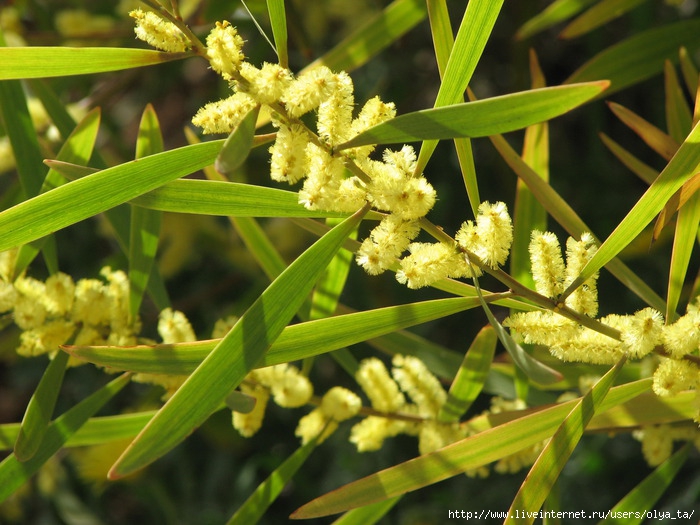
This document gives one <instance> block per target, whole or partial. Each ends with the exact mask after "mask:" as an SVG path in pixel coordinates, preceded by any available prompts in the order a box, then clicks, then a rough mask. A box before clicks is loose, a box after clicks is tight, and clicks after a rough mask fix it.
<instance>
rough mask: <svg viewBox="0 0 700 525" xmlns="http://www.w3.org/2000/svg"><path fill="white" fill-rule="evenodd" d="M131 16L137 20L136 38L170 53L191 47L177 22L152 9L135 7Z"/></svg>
mask: <svg viewBox="0 0 700 525" xmlns="http://www.w3.org/2000/svg"><path fill="white" fill-rule="evenodd" d="M129 16H130V17H132V18H133V19H135V20H136V26H135V27H134V32H135V33H136V38H138V39H139V40H143V41H144V42H146V43H147V44H148V45H150V46H153V47H155V48H156V49H160V50H162V51H168V52H169V53H178V52H182V51H187V50H188V49H189V48H190V42H189V40H188V39H187V37H185V35H184V34H183V33H182V31H180V29H179V28H178V27H177V26H176V25H175V24H173V23H172V22H169V21H166V20H163V19H162V18H161V17H159V16H158V15H157V14H155V13H153V12H152V11H143V10H141V9H135V10H133V11H131V12H130V13H129Z"/></svg>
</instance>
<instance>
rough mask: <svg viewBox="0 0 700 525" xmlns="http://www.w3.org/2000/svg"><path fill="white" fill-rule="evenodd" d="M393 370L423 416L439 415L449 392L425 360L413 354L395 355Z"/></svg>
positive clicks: (393, 373)
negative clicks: (426, 364) (429, 368)
mask: <svg viewBox="0 0 700 525" xmlns="http://www.w3.org/2000/svg"><path fill="white" fill-rule="evenodd" d="M392 364H393V368H392V370H391V373H392V375H393V376H394V379H395V380H396V382H397V383H398V384H399V386H400V387H401V390H403V391H404V392H406V393H407V394H408V395H409V396H410V397H411V399H412V400H413V401H414V402H415V403H416V405H418V413H419V415H421V416H423V417H437V414H438V413H439V412H440V407H442V405H444V404H445V401H446V400H447V393H446V392H445V390H444V389H443V388H442V385H440V382H439V381H438V379H437V378H436V377H435V376H434V375H433V374H432V373H431V372H430V370H428V368H427V367H426V366H425V364H424V363H423V361H421V360H420V359H418V358H417V357H413V356H402V355H398V354H397V355H395V356H394V359H393V360H392Z"/></svg>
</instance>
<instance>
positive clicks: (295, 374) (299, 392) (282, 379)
mask: <svg viewBox="0 0 700 525" xmlns="http://www.w3.org/2000/svg"><path fill="white" fill-rule="evenodd" d="M254 379H255V380H256V381H259V382H260V383H261V384H263V385H265V386H266V387H268V388H269V389H270V391H271V393H272V396H273V398H274V401H275V403H277V404H278V405H279V406H281V407H285V408H296V407H300V406H303V405H305V404H306V403H308V402H309V400H310V399H311V396H312V395H313V393H314V388H313V385H312V384H311V381H309V379H308V378H307V377H306V376H304V375H302V374H301V372H299V369H298V368H297V367H295V366H292V365H289V364H287V363H282V364H279V365H275V366H270V367H266V368H260V369H258V370H256V371H255V374H254Z"/></svg>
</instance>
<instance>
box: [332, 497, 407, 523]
mask: <svg viewBox="0 0 700 525" xmlns="http://www.w3.org/2000/svg"><path fill="white" fill-rule="evenodd" d="M399 501H401V496H396V497H395V498H391V499H388V500H385V501H380V502H378V503H373V504H372V505H366V506H364V507H360V508H359V509H353V510H349V511H348V512H346V513H345V514H343V515H342V516H341V517H340V518H338V519H337V520H335V521H334V522H333V523H332V524H331V525H374V524H375V523H377V522H379V520H381V519H382V518H383V517H384V516H385V515H386V514H387V513H388V512H389V511H390V510H391V509H393V508H394V506H395V505H396V504H397V503H398V502H399Z"/></svg>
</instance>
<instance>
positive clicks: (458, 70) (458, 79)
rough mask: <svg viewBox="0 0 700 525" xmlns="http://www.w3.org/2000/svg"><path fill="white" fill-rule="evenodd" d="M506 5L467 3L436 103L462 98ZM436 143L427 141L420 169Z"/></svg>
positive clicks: (481, 0)
mask: <svg viewBox="0 0 700 525" xmlns="http://www.w3.org/2000/svg"><path fill="white" fill-rule="evenodd" d="M502 6H503V0H471V1H470V2H469V3H468V4H467V7H466V9H465V11H464V16H463V17H462V22H461V24H460V26H459V30H458V31H457V37H456V38H455V42H454V45H453V46H452V50H451V52H450V58H449V60H448V61H447V66H446V68H445V73H444V75H442V82H441V83H440V89H439V90H438V94H437V96H436V97H435V104H434V107H436V108H439V107H441V106H447V105H450V104H454V103H456V102H458V101H460V100H462V97H464V91H465V90H466V89H467V86H468V85H469V81H470V80H471V78H472V74H473V73H474V69H476V65H477V63H478V62H479V59H480V58H481V54H482V53H483V51H484V48H485V47H486V42H487V41H488V38H489V36H491V32H492V31H493V26H494V25H495V23H496V18H498V14H499V13H500V11H501V7H502ZM457 136H458V137H465V136H469V135H457ZM426 138H428V139H440V138H454V136H453V137H426ZM436 146H437V140H430V141H428V142H425V143H423V145H422V146H421V149H420V152H419V153H418V159H417V161H416V173H421V172H422V171H423V170H424V169H425V166H426V165H427V164H428V161H429V160H430V157H431V156H432V154H433V151H435V147H436Z"/></svg>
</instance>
